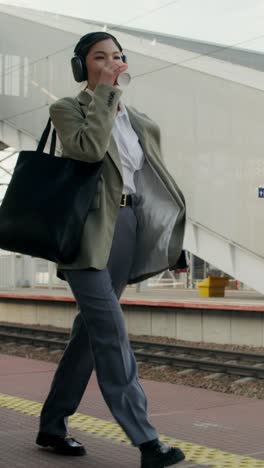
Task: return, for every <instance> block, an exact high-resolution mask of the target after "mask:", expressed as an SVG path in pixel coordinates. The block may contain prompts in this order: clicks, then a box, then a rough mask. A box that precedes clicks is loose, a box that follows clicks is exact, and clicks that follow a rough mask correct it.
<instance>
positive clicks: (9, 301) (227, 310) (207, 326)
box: [0, 286, 264, 349]
mask: <svg viewBox="0 0 264 468" xmlns="http://www.w3.org/2000/svg"><path fill="white" fill-rule="evenodd" d="M120 303H121V306H122V309H123V313H124V317H125V321H126V325H127V330H128V333H129V334H130V335H137V336H143V335H144V336H161V337H166V338H171V339H174V340H175V339H176V340H183V341H189V342H193V343H205V344H207V343H219V344H223V345H225V344H227V345H235V346H236V345H239V346H241V345H242V346H244V345H245V346H251V347H254V348H257V347H258V348H260V349H261V348H263V347H264V296H263V295H262V294H258V293H256V292H254V291H240V290H227V291H226V295H225V297H223V298H219V297H218V298H216V297H214V298H200V297H199V293H198V290H197V289H193V290H190V289H187V290H186V289H174V288H162V289H158V288H151V289H150V288H143V289H142V290H141V291H139V292H138V291H137V289H136V287H135V286H129V287H127V288H126V289H125V291H124V294H123V295H122V297H121V300H120ZM76 310H77V309H76V303H75V299H74V297H73V295H72V292H71V290H70V288H69V287H67V288H52V289H51V288H50V289H49V288H46V287H45V288H44V287H43V288H28V287H27V288H16V289H3V288H1V289H0V323H13V324H21V325H36V326H42V327H49V326H50V327H54V328H62V329H64V330H65V329H67V330H69V329H70V328H71V327H72V323H73V320H74V317H75V315H76Z"/></svg>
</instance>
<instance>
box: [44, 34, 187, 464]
mask: <svg viewBox="0 0 264 468" xmlns="http://www.w3.org/2000/svg"><path fill="white" fill-rule="evenodd" d="M74 52H75V56H74V58H73V59H72V67H73V72H74V76H75V79H77V81H86V88H85V89H84V90H83V91H81V92H80V93H79V94H78V96H77V97H76V98H70V97H67V98H63V99H59V100H58V101H56V103H54V104H53V105H52V106H51V107H50V115H51V119H52V121H53V124H54V127H55V128H56V131H57V134H58V136H59V139H60V142H61V145H62V150H63V157H69V158H73V159H80V160H83V161H87V162H88V163H93V162H95V161H100V160H103V173H102V176H101V179H100V181H99V184H98V188H97V193H96V195H95V198H94V201H93V206H92V209H91V210H90V211H89V214H88V217H87V220H86V223H85V226H84V230H83V235H82V240H81V245H80V251H79V254H78V257H77V258H76V259H75V261H74V262H73V263H71V264H59V265H58V276H59V277H60V278H62V279H65V280H66V281H68V283H69V285H70V287H71V290H72V292H73V295H74V297H75V299H76V303H77V306H78V310H79V313H78V314H77V316H76V318H75V321H74V324H73V328H72V332H71V337H70V341H69V344H68V346H67V348H66V350H65V352H64V354H63V357H62V359H61V361H60V363H59V365H58V368H57V371H56V373H55V376H54V378H53V382H52V385H51V388H50V392H49V395H48V397H47V399H46V401H45V403H44V406H43V409H42V412H41V417H40V430H39V433H38V436H37V440H36V442H37V444H38V445H41V446H50V447H52V448H53V449H54V450H55V451H56V452H59V453H61V454H64V455H84V454H85V453H86V452H85V448H84V446H83V445H82V444H81V443H80V442H78V441H77V440H75V439H74V438H73V437H71V436H70V435H69V434H68V427H67V418H68V416H70V415H71V414H73V413H74V412H75V411H76V409H77V407H78V405H79V403H80V401H81V398H82V396H83V393H84V391H85V388H86V386H87V384H88V381H89V379H90V376H91V373H92V371H93V369H95V371H96V375H97V380H98V384H99V387H100V390H101V392H102V395H103V397H104V399H105V402H106V403H107V405H108V407H109V409H110V411H111V413H112V414H113V416H114V418H115V419H116V421H117V422H118V423H119V424H120V426H121V427H122V429H123V430H124V431H125V433H126V434H127V436H128V437H129V439H130V440H131V443H132V444H133V445H134V446H136V447H138V448H139V449H140V451H141V467H142V468H150V467H151V468H155V467H157V468H162V467H165V466H170V465H173V464H175V463H177V462H179V461H181V460H183V459H184V454H183V452H182V451H181V450H180V449H179V448H173V447H169V446H168V445H166V444H163V443H162V442H160V441H159V437H158V433H157V431H156V429H155V428H154V427H153V426H152V425H151V423H150V422H149V420H148V415H147V400H146V396H145V394H144V391H143V388H142V387H141V385H140V383H139V380H138V373H137V365H136V360H135V357H134V354H133V351H132V349H131V347H130V343H129V339H128V335H127V332H126V328H125V323H124V318H123V314H122V309H121V307H120V303H119V299H120V297H121V294H122V292H123V290H124V288H125V287H126V285H127V284H129V283H136V282H138V281H141V280H143V279H146V278H148V277H150V276H153V275H155V274H157V273H159V272H160V271H164V270H166V269H167V268H171V269H175V267H176V265H177V261H178V259H179V257H180V254H181V250H182V242H183V234H184V224H185V203H184V198H183V196H182V194H181V192H180V190H179V189H178V187H177V185H176V183H175V181H174V180H173V178H172V177H171V176H170V174H169V172H168V170H167V169H166V167H165V165H164V163H163V162H162V156H161V149H160V132H159V127H158V126H157V124H156V123H155V122H153V121H152V120H151V119H149V118H148V117H147V116H146V115H145V114H142V113H140V112H138V111H137V110H135V109H133V108H131V107H126V106H125V105H124V104H123V102H122V100H121V95H122V90H121V89H120V87H119V86H118V82H117V80H118V77H119V75H120V74H121V73H123V72H125V71H126V70H127V68H128V65H127V63H126V58H125V56H124V54H123V50H122V47H121V45H120V44H119V42H118V41H117V39H116V38H115V37H114V36H112V35H111V34H108V33H105V32H94V33H89V34H86V35H85V36H83V37H82V38H81V39H80V41H79V42H78V44H77V45H76V47H75V51H74Z"/></svg>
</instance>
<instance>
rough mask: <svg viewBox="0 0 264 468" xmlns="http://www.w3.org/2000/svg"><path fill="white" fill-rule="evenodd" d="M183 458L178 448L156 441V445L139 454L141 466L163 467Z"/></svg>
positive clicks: (146, 467) (149, 467)
mask: <svg viewBox="0 0 264 468" xmlns="http://www.w3.org/2000/svg"><path fill="white" fill-rule="evenodd" d="M184 459H185V455H184V453H183V452H182V451H181V449H179V448H175V447H170V446H169V445H167V444H164V443H163V442H160V441H158V443H157V445H155V446H154V447H152V448H150V449H149V450H146V451H144V452H143V453H142V455H141V468H164V467H165V466H171V465H175V464H176V463H179V462H180V461H182V460H184Z"/></svg>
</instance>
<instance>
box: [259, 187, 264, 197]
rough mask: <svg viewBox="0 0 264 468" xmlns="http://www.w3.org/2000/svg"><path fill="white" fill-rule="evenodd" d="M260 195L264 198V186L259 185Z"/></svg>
mask: <svg viewBox="0 0 264 468" xmlns="http://www.w3.org/2000/svg"><path fill="white" fill-rule="evenodd" d="M258 197H259V198H264V186H262V187H258Z"/></svg>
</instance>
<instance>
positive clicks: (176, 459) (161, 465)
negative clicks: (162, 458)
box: [140, 454, 185, 468]
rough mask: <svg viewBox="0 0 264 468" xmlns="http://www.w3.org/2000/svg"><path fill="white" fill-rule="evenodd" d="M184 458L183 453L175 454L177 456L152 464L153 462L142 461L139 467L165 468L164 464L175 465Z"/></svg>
mask: <svg viewBox="0 0 264 468" xmlns="http://www.w3.org/2000/svg"><path fill="white" fill-rule="evenodd" d="M183 460H185V455H184V454H182V455H179V454H178V455H177V457H172V458H171V459H170V460H167V461H166V462H160V463H156V464H153V462H151V463H150V464H149V463H142V464H141V467H140V468H165V467H166V466H172V465H176V463H180V462H181V461H183Z"/></svg>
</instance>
